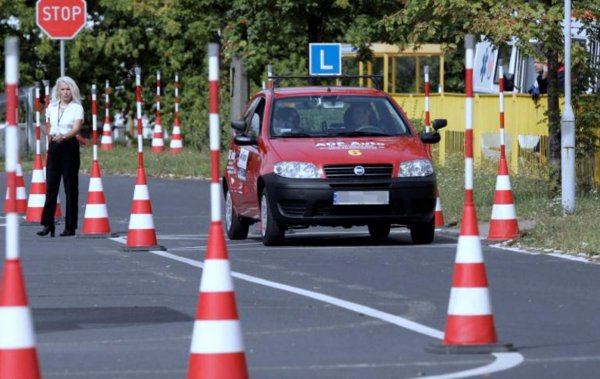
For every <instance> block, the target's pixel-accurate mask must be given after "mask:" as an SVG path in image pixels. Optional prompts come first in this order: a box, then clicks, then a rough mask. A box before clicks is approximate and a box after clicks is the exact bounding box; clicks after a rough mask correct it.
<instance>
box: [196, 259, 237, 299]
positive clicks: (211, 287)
mask: <svg viewBox="0 0 600 379" xmlns="http://www.w3.org/2000/svg"><path fill="white" fill-rule="evenodd" d="M202 272H203V274H202V281H201V283H200V292H232V291H233V281H232V280H231V267H230V264H229V260H227V259H207V260H206V261H205V262H204V269H203V270H202Z"/></svg>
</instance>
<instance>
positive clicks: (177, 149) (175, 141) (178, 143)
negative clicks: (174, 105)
mask: <svg viewBox="0 0 600 379" xmlns="http://www.w3.org/2000/svg"><path fill="white" fill-rule="evenodd" d="M169 148H170V151H171V153H173V154H179V153H181V152H182V151H183V140H182V138H181V128H180V125H179V116H178V115H177V114H175V122H174V124H173V134H172V135H171V143H170V144H169Z"/></svg>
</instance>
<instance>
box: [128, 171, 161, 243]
mask: <svg viewBox="0 0 600 379" xmlns="http://www.w3.org/2000/svg"><path fill="white" fill-rule="evenodd" d="M123 250H124V251H149V250H165V248H164V247H163V246H159V245H158V243H157V240H156V229H155V228H154V217H153V216H152V203H151V202H150V192H149V191H148V181H147V180H146V171H145V169H144V168H143V167H138V172H137V178H136V181H135V189H134V191H133V202H132V204H131V217H130V218H129V231H128V232H127V243H126V244H125V246H124V247H123Z"/></svg>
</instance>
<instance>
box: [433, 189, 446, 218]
mask: <svg viewBox="0 0 600 379" xmlns="http://www.w3.org/2000/svg"><path fill="white" fill-rule="evenodd" d="M444 226H446V223H445V222H444V212H443V210H442V202H441V200H440V191H439V190H438V189H437V188H436V189H435V227H436V228H443V227H444Z"/></svg>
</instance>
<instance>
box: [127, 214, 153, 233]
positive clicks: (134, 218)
mask: <svg viewBox="0 0 600 379" xmlns="http://www.w3.org/2000/svg"><path fill="white" fill-rule="evenodd" d="M129 229H144V230H145V229H154V219H153V218H152V214H149V213H147V214H139V213H132V214H131V218H130V219H129Z"/></svg>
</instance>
